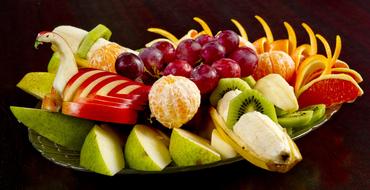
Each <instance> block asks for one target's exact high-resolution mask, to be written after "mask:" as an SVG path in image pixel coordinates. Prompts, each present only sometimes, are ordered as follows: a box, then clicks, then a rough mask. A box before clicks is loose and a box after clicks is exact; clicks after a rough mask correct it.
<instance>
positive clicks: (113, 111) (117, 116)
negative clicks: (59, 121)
mask: <svg viewBox="0 0 370 190" xmlns="http://www.w3.org/2000/svg"><path fill="white" fill-rule="evenodd" d="M62 113H63V114H66V115H70V116H74V117H78V118H84V119H91V120H96V121H103V122H110V123H121V124H135V123H136V121H137V112H136V111H135V110H133V109H130V108H128V107H127V108H124V107H115V106H107V105H104V104H95V103H80V102H63V106H62Z"/></svg>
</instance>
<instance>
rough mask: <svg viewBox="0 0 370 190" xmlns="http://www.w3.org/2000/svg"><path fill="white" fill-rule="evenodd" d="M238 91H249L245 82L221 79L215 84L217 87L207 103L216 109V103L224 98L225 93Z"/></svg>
mask: <svg viewBox="0 0 370 190" xmlns="http://www.w3.org/2000/svg"><path fill="white" fill-rule="evenodd" d="M236 89H239V90H240V91H244V90H247V89H251V88H250V87H249V86H248V84H247V83H246V82H244V81H243V80H242V79H240V78H223V79H220V81H219V82H218V84H217V87H216V88H215V89H214V90H213V92H212V94H211V96H210V97H209V101H210V103H211V105H212V106H214V107H216V106H217V104H218V101H219V100H220V99H221V98H222V97H223V96H224V94H225V93H227V92H229V91H231V90H236Z"/></svg>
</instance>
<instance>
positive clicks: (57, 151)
mask: <svg viewBox="0 0 370 190" xmlns="http://www.w3.org/2000/svg"><path fill="white" fill-rule="evenodd" d="M340 107H341V105H338V106H334V107H330V108H328V109H326V113H325V116H324V118H323V119H321V120H320V121H318V122H317V123H316V124H314V126H313V127H312V126H308V127H304V128H302V129H301V130H299V131H296V132H294V133H293V134H292V137H293V139H294V140H296V139H298V138H301V137H303V136H305V135H306V134H308V133H310V132H311V131H313V130H315V129H317V128H318V127H320V126H321V125H323V124H324V123H325V122H327V121H328V120H329V119H330V118H331V116H332V115H333V114H334V113H336V112H337V111H338V110H339V109H340ZM28 132H29V133H28V137H29V140H30V142H31V143H32V145H33V147H34V148H35V149H36V150H38V151H39V152H40V153H41V155H42V156H43V157H45V158H46V159H48V160H50V161H52V162H54V163H55V164H57V165H60V166H63V167H67V168H72V169H75V170H79V171H88V170H86V169H84V168H83V167H81V166H80V165H79V163H80V153H79V151H71V150H68V149H66V148H64V147H63V146H60V145H58V144H55V143H54V142H51V141H50V140H48V139H47V138H45V137H43V136H41V135H39V134H38V133H36V132H35V131H33V130H31V129H29V131H28ZM240 160H243V158H242V157H235V158H230V159H226V160H221V161H218V162H214V163H211V164H204V165H197V166H188V167H177V166H175V165H170V166H168V167H166V168H165V169H164V170H162V171H155V172H153V171H138V170H133V169H128V168H125V169H123V170H122V171H120V172H119V173H118V175H119V174H153V173H176V172H185V171H195V170H201V169H206V168H212V167H217V166H222V165H227V164H231V163H234V162H238V161H240Z"/></svg>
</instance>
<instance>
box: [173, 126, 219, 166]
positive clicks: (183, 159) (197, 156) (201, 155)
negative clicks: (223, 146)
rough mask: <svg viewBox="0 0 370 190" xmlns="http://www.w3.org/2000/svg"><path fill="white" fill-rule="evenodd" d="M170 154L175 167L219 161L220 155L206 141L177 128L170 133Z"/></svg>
mask: <svg viewBox="0 0 370 190" xmlns="http://www.w3.org/2000/svg"><path fill="white" fill-rule="evenodd" d="M170 154H171V156H172V159H173V161H174V162H175V163H176V165H177V166H193V165H202V164H208V163H212V162H216V161H219V160H221V155H220V154H219V153H218V152H216V150H215V149H214V148H213V147H212V146H211V145H210V144H209V142H208V141H207V140H206V139H203V138H201V137H199V136H197V135H195V134H193V133H191V132H188V131H186V130H183V129H179V128H174V129H173V131H172V134H171V138H170Z"/></svg>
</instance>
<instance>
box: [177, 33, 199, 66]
mask: <svg viewBox="0 0 370 190" xmlns="http://www.w3.org/2000/svg"><path fill="white" fill-rule="evenodd" d="M201 48H202V46H201V45H200V44H199V43H198V42H196V41H194V40H193V39H186V40H182V41H181V42H180V43H179V45H178V46H177V48H176V59H179V60H185V61H187V62H188V63H189V64H190V65H191V66H194V65H195V64H196V63H197V61H198V60H199V59H200V51H201Z"/></svg>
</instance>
